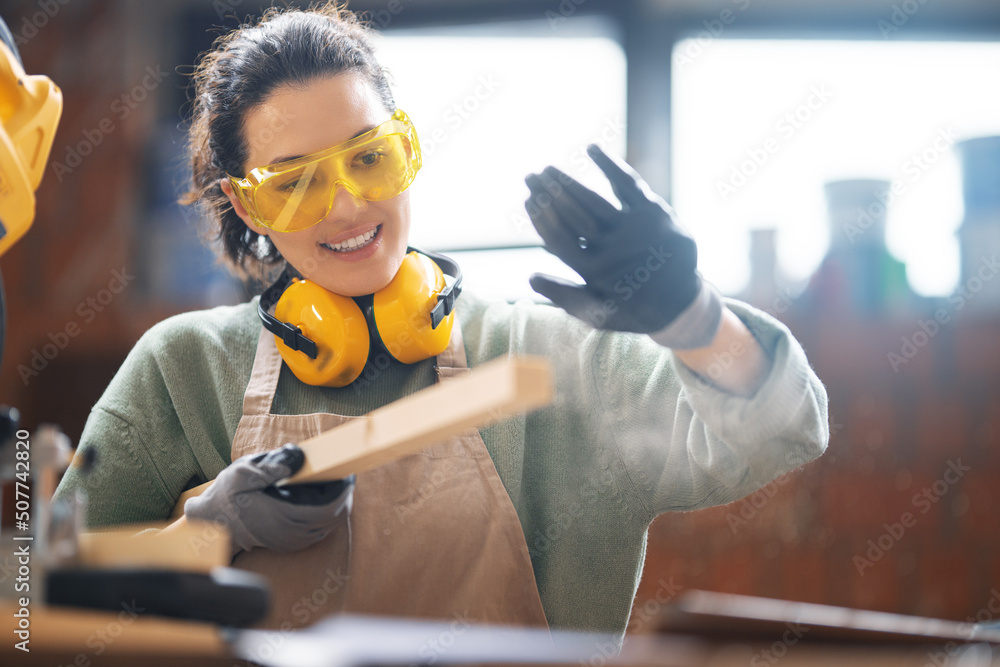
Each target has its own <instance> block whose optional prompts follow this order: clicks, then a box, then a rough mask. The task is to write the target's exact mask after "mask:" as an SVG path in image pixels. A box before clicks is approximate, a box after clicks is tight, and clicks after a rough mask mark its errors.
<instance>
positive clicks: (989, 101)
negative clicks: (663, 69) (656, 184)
mask: <svg viewBox="0 0 1000 667" xmlns="http://www.w3.org/2000/svg"><path fill="white" fill-rule="evenodd" d="M702 42H704V40H702ZM673 53H674V55H673V68H672V71H673V81H672V85H673V93H672V94H673V106H674V109H673V128H672V132H673V137H674V143H673V156H672V157H673V174H674V176H673V178H674V181H673V188H674V190H673V192H674V202H673V203H674V204H675V206H676V208H677V209H678V212H679V213H680V215H681V217H682V220H683V221H685V223H686V225H687V227H688V229H690V230H691V231H692V233H693V234H694V235H695V237H696V239H697V241H698V244H699V252H700V258H701V259H700V262H701V267H702V271H703V273H704V274H705V275H706V276H708V277H709V279H710V280H712V281H713V282H715V283H716V284H717V285H718V286H719V287H720V288H721V289H722V290H723V291H724V292H726V293H738V292H739V291H740V290H741V289H742V288H743V287H744V286H745V284H746V282H747V279H748V275H749V267H748V259H747V255H748V238H749V237H748V234H749V230H750V229H753V228H755V227H761V228H762V227H774V228H776V229H777V230H778V262H779V266H780V268H781V269H782V271H783V273H784V274H785V280H786V282H787V283H788V284H790V285H793V286H794V284H796V283H798V284H799V285H801V284H802V283H803V282H804V280H805V279H806V278H807V277H808V276H809V275H810V274H811V273H812V272H813V270H814V269H815V268H816V267H817V265H818V263H819V261H820V260H821V259H822V256H823V254H824V252H825V250H826V247H827V245H828V239H829V234H830V233H841V232H842V230H829V229H828V227H829V225H828V223H827V221H826V205H825V201H824V195H823V184H824V183H825V182H827V181H830V180H840V179H848V178H881V179H885V180H888V181H892V182H897V181H898V182H899V189H901V193H900V194H899V196H897V197H895V198H894V200H893V201H891V204H890V207H889V217H888V222H887V243H888V246H889V249H890V251H891V252H892V253H893V254H894V255H895V256H896V257H897V258H899V259H900V260H902V261H904V262H906V263H907V274H908V279H909V281H910V283H911V287H912V288H913V289H914V290H915V291H917V292H918V293H921V294H925V295H943V294H947V293H948V292H950V291H951V289H952V288H953V287H954V286H955V284H956V283H957V281H958V276H959V263H958V243H957V240H956V238H955V236H954V231H955V229H956V228H957V226H958V225H959V223H960V221H961V217H962V204H961V188H960V174H959V167H958V161H957V158H956V155H955V152H954V150H953V147H954V143H955V141H956V140H961V139H964V138H970V137H974V136H983V135H991V134H1000V45H998V44H992V43H967V42H930V41H928V42H919V43H918V42H865V41H827V40H810V41H800V40H753V39H716V40H713V41H711V42H709V43H707V44H704V43H699V42H698V41H696V40H683V41H680V42H678V43H677V45H676V47H675V49H674V52H673Z"/></svg>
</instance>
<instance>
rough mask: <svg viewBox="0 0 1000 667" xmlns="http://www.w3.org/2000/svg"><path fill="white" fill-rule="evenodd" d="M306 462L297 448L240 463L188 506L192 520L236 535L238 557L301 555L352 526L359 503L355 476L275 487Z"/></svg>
mask: <svg viewBox="0 0 1000 667" xmlns="http://www.w3.org/2000/svg"><path fill="white" fill-rule="evenodd" d="M304 462H305V455H304V454H303V453H302V450H301V449H300V448H299V447H297V446H295V445H292V444H287V445H285V446H284V447H281V448H280V449H275V450H272V451H270V452H265V453H263V454H255V455H248V456H244V457H242V458H239V459H237V460H236V461H234V462H233V463H232V465H230V466H229V467H227V468H226V469H225V470H223V471H222V472H221V473H219V476H218V477H216V479H215V482H214V483H213V484H212V485H211V486H210V487H209V488H208V490H206V491H205V492H204V493H203V494H201V495H200V496H197V497H195V498H191V499H190V500H188V501H187V502H186V503H185V504H184V514H185V515H186V516H188V517H190V518H192V519H202V520H205V521H212V522H221V523H223V524H225V525H226V527H227V528H228V529H229V531H230V533H231V534H232V544H233V555H236V553H238V552H239V551H240V550H244V551H249V550H250V549H253V548H254V547H264V548H266V549H273V550H274V551H284V552H289V551H299V550H301V549H305V548H306V547H308V546H310V545H312V544H314V543H316V542H319V541H320V540H322V539H323V538H324V537H326V536H327V535H328V534H329V533H330V531H332V530H333V529H334V527H336V526H337V524H338V523H340V522H342V521H344V520H346V518H347V516H348V515H349V513H350V511H351V503H352V501H353V498H354V475H351V476H350V477H347V478H346V479H341V480H336V481H333V482H320V483H306V484H290V485H287V486H282V487H276V486H274V483H275V482H277V481H278V480H280V479H284V478H285V477H289V476H291V475H293V474H295V473H296V472H297V471H298V470H299V468H301V467H302V464H303V463H304Z"/></svg>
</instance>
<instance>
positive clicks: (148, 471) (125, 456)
mask: <svg viewBox="0 0 1000 667" xmlns="http://www.w3.org/2000/svg"><path fill="white" fill-rule="evenodd" d="M87 448H94V449H95V450H96V452H97V458H96V460H95V463H94V466H93V469H92V470H91V471H90V472H89V473H87V474H83V473H81V472H80V471H79V469H78V468H76V467H73V468H70V469H69V470H68V471H67V472H66V474H65V475H64V476H63V479H62V482H60V484H59V488H58V489H57V490H56V498H57V499H58V498H60V497H64V496H65V495H66V494H68V493H70V492H71V491H73V490H74V489H82V490H83V491H85V492H86V494H87V524H88V526H89V527H92V528H95V527H100V526H111V525H119V524H128V523H140V522H147V521H160V520H163V519H164V517H166V516H169V515H170V512H171V510H172V509H173V506H174V498H173V496H172V495H171V493H170V491H169V489H168V488H167V484H166V482H165V481H164V479H163V477H162V475H161V474H160V472H159V470H158V469H157V465H156V462H155V461H154V460H153V459H152V457H151V456H150V455H149V452H148V450H147V448H146V446H145V443H144V442H143V441H142V438H141V437H140V435H139V433H138V431H137V429H136V428H135V427H134V426H133V425H132V424H130V423H129V422H128V421H127V420H125V419H124V418H123V417H121V416H120V415H116V414H114V413H112V412H109V411H108V410H105V409H103V408H100V407H95V408H94V410H93V411H92V412H91V414H90V418H89V419H88V420H87V425H86V426H85V428H84V431H83V435H82V436H81V437H80V445H79V449H80V450H81V451H82V450H84V449H87Z"/></svg>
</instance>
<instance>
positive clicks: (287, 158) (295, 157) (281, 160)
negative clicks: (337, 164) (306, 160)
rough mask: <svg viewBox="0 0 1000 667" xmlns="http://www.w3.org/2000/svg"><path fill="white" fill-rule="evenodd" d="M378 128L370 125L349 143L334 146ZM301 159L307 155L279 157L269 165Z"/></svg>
mask: <svg viewBox="0 0 1000 667" xmlns="http://www.w3.org/2000/svg"><path fill="white" fill-rule="evenodd" d="M376 127H378V125H369V126H368V127H366V128H365V129H363V130H361V131H360V132H358V133H357V134H355V135H354V136H353V137H351V138H350V139H348V140H347V141H342V142H340V144H334V145H333V146H340V145H341V144H346V143H348V142H350V141H353V140H355V139H357V138H358V137H360V136H361V135H362V134H365V133H367V132H371V131H372V130H374V129H375V128H376ZM333 146H330V148H333ZM323 150H326V149H325V148H324V149H320V150H319V151H316V152H317V153H319V152H321V151H323ZM300 157H305V155H289V156H286V157H279V158H278V159H277V160H271V161H270V162H268V164H280V163H282V162H288V161H289V160H298V159H299V158H300Z"/></svg>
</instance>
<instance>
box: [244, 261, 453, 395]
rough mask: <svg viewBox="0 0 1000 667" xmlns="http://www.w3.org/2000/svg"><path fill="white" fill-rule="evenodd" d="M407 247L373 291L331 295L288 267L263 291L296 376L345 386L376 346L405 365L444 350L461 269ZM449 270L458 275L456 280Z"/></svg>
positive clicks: (272, 327) (269, 320)
mask: <svg viewBox="0 0 1000 667" xmlns="http://www.w3.org/2000/svg"><path fill="white" fill-rule="evenodd" d="M407 251H408V252H407V255H406V257H404V258H403V263H402V264H401V265H400V267H399V271H397V272H396V275H395V276H394V277H393V279H392V280H391V281H390V282H389V284H388V285H386V286H385V287H384V288H382V289H381V290H379V291H378V292H376V293H375V294H371V295H368V296H363V297H353V298H352V297H346V296H341V295H340V294H334V293H333V292H330V291H328V290H326V289H324V288H322V287H320V286H319V285H317V284H316V283H314V282H312V281H309V280H302V279H299V278H295V277H292V275H291V274H290V273H289V272H288V270H287V269H286V270H285V272H284V273H282V274H281V276H280V277H279V278H278V280H277V281H276V282H275V283H274V284H273V285H271V286H270V287H269V288H267V290H265V292H264V293H263V294H262V295H261V297H260V302H259V303H258V305H257V314H258V315H259V316H260V319H261V322H262V323H263V325H264V328H265V329H267V330H268V331H270V332H271V333H272V334H274V340H275V343H276V344H277V346H278V353H279V354H280V355H281V358H282V359H284V361H285V363H286V364H288V367H289V368H290V369H291V370H292V373H294V374H295V377H297V378H298V379H300V380H301V381H303V382H305V383H306V384H311V385H318V386H324V387H345V386H347V385H349V384H350V383H351V382H354V380H356V379H357V378H358V376H360V375H361V371H363V370H364V367H365V364H366V363H367V361H368V356H369V353H370V352H371V348H372V345H374V347H375V348H376V349H381V350H384V351H386V352H387V353H388V354H389V355H390V356H391V357H392V358H393V359H396V360H397V361H400V362H402V363H404V364H414V363H417V362H418V361H423V360H424V359H429V358H431V357H433V356H436V355H438V354H441V353H442V352H444V350H445V348H447V347H448V342H449V341H450V340H451V328H452V325H453V324H454V320H455V315H454V312H453V311H454V308H455V299H457V298H458V295H459V294H460V293H461V291H462V270H461V269H460V268H459V267H458V264H456V263H455V262H454V261H453V260H451V259H450V258H448V257H445V256H444V255H438V254H436V253H432V252H424V251H423V250H420V251H417V250H415V249H413V248H407ZM445 275H448V276H451V277H452V278H453V279H454V280H453V282H452V284H451V285H449V284H448V283H447V281H446V280H445V278H444V277H445ZM272 305H274V315H273V316H272V315H270V314H269V313H268V311H269V310H270V309H271V306H272Z"/></svg>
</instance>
